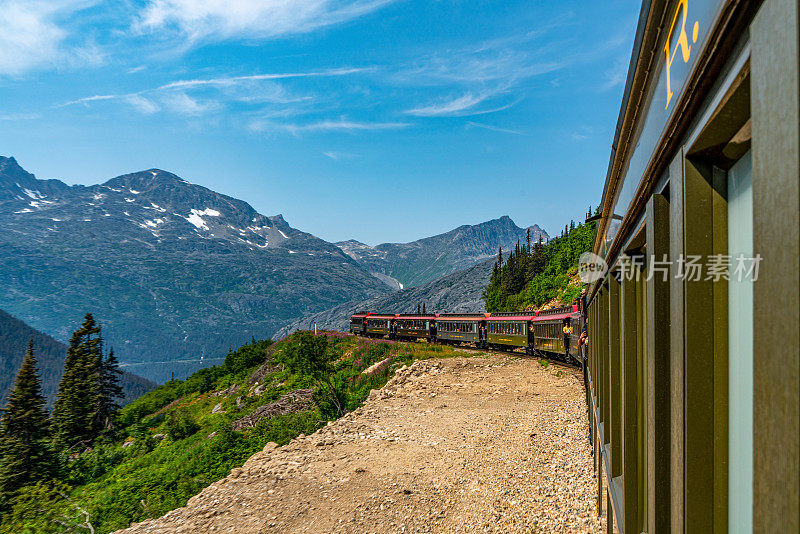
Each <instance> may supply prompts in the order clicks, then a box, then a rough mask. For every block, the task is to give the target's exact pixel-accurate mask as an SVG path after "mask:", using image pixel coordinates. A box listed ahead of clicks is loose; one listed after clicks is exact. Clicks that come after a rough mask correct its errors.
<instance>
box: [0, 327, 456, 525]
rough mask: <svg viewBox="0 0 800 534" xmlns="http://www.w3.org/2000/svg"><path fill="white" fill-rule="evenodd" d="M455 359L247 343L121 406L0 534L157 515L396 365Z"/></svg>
mask: <svg viewBox="0 0 800 534" xmlns="http://www.w3.org/2000/svg"><path fill="white" fill-rule="evenodd" d="M456 355H461V356H463V355H464V354H463V353H457V352H455V351H454V350H452V349H450V348H444V347H441V346H437V345H429V344H427V343H419V344H406V343H398V342H394V341H386V340H373V339H360V338H355V337H353V336H350V335H346V334H340V333H335V332H322V333H320V334H319V335H316V336H314V335H313V334H310V333H308V332H298V333H295V334H294V335H292V336H291V337H289V338H287V339H285V340H283V341H281V342H279V343H274V344H273V343H272V342H270V341H255V340H254V341H252V342H250V343H248V344H246V345H244V346H243V347H241V348H239V349H237V350H235V351H231V352H230V353H229V354H228V355H227V357H226V359H225V363H223V364H222V365H218V366H215V367H210V368H207V369H203V370H201V371H198V372H197V373H195V374H193V375H192V376H190V377H189V378H188V379H187V380H185V381H181V380H172V381H170V382H168V383H166V384H164V385H163V386H161V387H159V388H157V389H155V390H153V391H151V392H149V393H147V394H145V395H144V396H143V397H141V398H140V399H138V400H136V401H134V402H133V403H131V404H129V405H128V406H125V407H124V408H122V409H121V410H120V412H119V414H118V415H117V417H116V428H115V432H116V436H115V438H114V439H105V440H97V441H96V442H95V444H94V445H93V447H91V448H88V449H85V450H83V451H82V452H80V453H79V454H78V453H76V454H73V455H72V456H68V455H63V454H62V455H61V456H60V459H61V465H60V466H59V469H58V474H57V477H56V479H55V480H49V481H43V482H36V483H32V484H29V485H27V486H25V487H23V488H21V489H20V490H19V491H17V492H16V494H15V495H13V496H12V499H11V502H10V503H8V504H7V506H6V507H5V509H4V511H2V513H4V515H3V516H2V518H0V533H3V534H5V533H9V534H10V533H15V534H16V533H24V532H31V533H33V532H37V533H39V532H47V533H49V532H54V533H61V532H88V525H89V524H91V526H92V527H93V528H94V530H95V532H97V533H104V532H110V531H113V530H115V529H118V528H122V527H125V526H127V525H128V524H130V523H131V522H139V521H143V520H145V519H148V518H151V517H159V516H160V515H163V514H164V513H166V512H167V511H169V510H172V509H175V508H178V507H180V506H184V505H185V504H186V502H187V500H188V499H189V498H190V497H191V496H193V495H196V494H197V493H199V492H200V490H202V489H203V488H204V487H206V486H207V485H209V484H211V483H212V482H214V481H216V480H219V479H220V478H223V477H224V476H226V475H227V474H228V473H229V472H230V470H231V469H232V468H235V467H239V466H241V465H242V464H243V463H244V462H245V461H246V460H247V459H248V458H249V457H250V456H252V455H253V454H254V453H255V452H257V451H259V450H261V449H263V448H264V446H265V445H266V444H267V443H269V442H271V441H272V442H275V443H277V444H279V445H284V444H286V443H288V442H289V441H290V440H291V439H293V438H294V437H296V436H297V435H299V434H301V433H302V434H310V433H313V432H314V431H316V430H317V429H318V428H320V427H322V426H324V425H325V424H326V423H327V421H329V420H332V419H335V418H336V417H338V416H339V414H341V413H344V412H348V411H352V410H354V409H355V408H357V407H359V406H360V405H361V404H363V402H364V401H365V400H366V398H367V396H368V395H369V392H370V390H371V389H376V388H380V387H382V386H383V385H384V384H385V383H386V381H387V380H388V379H389V378H390V377H391V376H392V374H393V373H394V371H395V370H396V369H397V368H398V367H401V366H402V365H408V364H410V363H412V362H413V361H414V360H417V359H423V358H442V357H451V356H456ZM367 370H369V372H365V371H367ZM297 390H304V391H306V390H313V392H314V395H313V401H314V402H313V403H309V404H302V405H300V404H299V405H298V406H299V409H298V410H297V411H293V410H292V409H287V410H284V411H283V412H281V413H279V414H278V415H274V416H272V417H264V418H263V419H261V420H257V421H255V424H254V427H253V428H251V429H248V430H244V431H234V430H233V423H234V422H236V421H240V420H241V419H243V418H246V417H250V418H252V417H254V412H256V410H257V409H258V408H260V407H265V406H268V405H270V406H272V405H278V404H280V402H276V401H280V399H282V398H285V397H286V396H287V394H289V393H292V392H296V391H297ZM285 405H286V404H285V403H284V404H283V406H285ZM290 406H291V405H290ZM65 525H68V526H65Z"/></svg>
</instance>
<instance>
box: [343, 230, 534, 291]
mask: <svg viewBox="0 0 800 534" xmlns="http://www.w3.org/2000/svg"><path fill="white" fill-rule="evenodd" d="M528 230H530V237H531V240H532V241H534V242H535V241H538V240H539V238H542V240H543V241H545V242H546V241H547V240H548V239H549V236H548V235H547V232H545V231H544V230H542V229H541V228H539V226H538V225H533V226H531V227H529V228H520V227H518V226H517V225H516V224H514V221H512V220H511V218H510V217H508V216H503V217H500V218H499V219H494V220H491V221H487V222H484V223H481V224H476V225H463V226H459V227H458V228H456V229H454V230H451V231H449V232H446V233H444V234H439V235H435V236H431V237H426V238H424V239H420V240H417V241H413V242H411V243H383V244H381V245H377V246H375V247H370V246H369V245H365V244H364V243H360V242H358V241H355V240H350V241H343V242H340V243H336V244H337V245H338V246H339V247H340V248H341V249H342V250H343V251H344V252H345V253H346V254H347V255H348V256H350V257H351V258H353V259H354V260H356V261H357V262H358V263H359V264H360V265H361V266H363V267H364V268H365V269H366V270H368V271H369V272H371V273H374V274H376V276H380V277H381V278H382V279H383V280H385V281H386V283H387V284H389V285H390V286H391V287H393V288H395V289H397V288H400V289H403V288H410V287H418V286H422V285H425V284H426V283H428V282H432V281H434V280H436V279H439V278H441V277H442V276H445V275H447V274H450V273H453V272H456V271H461V270H464V269H467V268H468V267H471V266H472V265H475V264H476V263H480V262H482V261H484V260H486V259H487V258H491V257H494V256H496V255H497V249H498V247H503V248H504V249H509V248H512V247H514V246H515V245H516V244H517V243H518V242H519V243H525V241H526V238H527V234H528Z"/></svg>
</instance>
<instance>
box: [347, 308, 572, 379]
mask: <svg viewBox="0 0 800 534" xmlns="http://www.w3.org/2000/svg"><path fill="white" fill-rule="evenodd" d="M565 325H569V326H570V327H571V329H572V333H571V334H570V335H569V336H568V337H569V339H566V336H565V335H564V326H565ZM584 327H585V321H583V320H582V319H581V313H580V312H579V307H578V305H577V304H572V305H569V306H562V307H559V308H552V309H549V310H542V311H538V312H536V311H519V312H502V313H433V314H431V313H382V312H360V313H355V314H353V315H351V316H350V333H351V334H354V335H357V336H362V337H372V338H388V339H399V340H405V341H418V340H425V341H428V342H431V343H439V344H442V345H454V346H471V347H475V348H477V349H483V350H511V351H522V352H524V353H525V354H528V355H532V356H533V355H539V356H546V357H549V358H553V359H557V360H561V361H566V362H567V363H575V364H582V363H583V362H581V360H580V356H579V349H578V346H579V344H578V340H579V339H580V335H581V332H582V330H583V329H584ZM565 343H566V344H567V345H568V348H569V350H566V348H567V347H565Z"/></svg>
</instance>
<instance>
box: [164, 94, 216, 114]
mask: <svg viewBox="0 0 800 534" xmlns="http://www.w3.org/2000/svg"><path fill="white" fill-rule="evenodd" d="M163 100H164V104H165V105H166V106H167V107H169V108H170V109H171V110H172V111H174V112H176V113H179V114H181V115H194V116H196V115H203V114H204V113H207V112H209V111H216V110H217V109H219V108H220V107H221V106H220V104H219V103H218V102H216V101H214V100H205V101H200V100H197V99H194V98H192V97H190V96H189V95H187V94H186V93H174V94H170V95H167V96H165V97H164V99H163Z"/></svg>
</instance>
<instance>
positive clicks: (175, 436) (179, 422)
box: [165, 410, 200, 441]
mask: <svg viewBox="0 0 800 534" xmlns="http://www.w3.org/2000/svg"><path fill="white" fill-rule="evenodd" d="M198 430H200V425H198V424H197V422H196V421H195V420H194V418H193V417H192V416H191V415H190V414H189V412H187V411H186V410H175V411H174V412H172V413H171V414H169V417H167V423H166V425H165V431H166V433H167V435H168V436H169V437H170V439H171V440H172V441H178V440H179V439H184V438H188V437H189V436H191V435H193V434H194V433H195V432H197V431H198Z"/></svg>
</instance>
